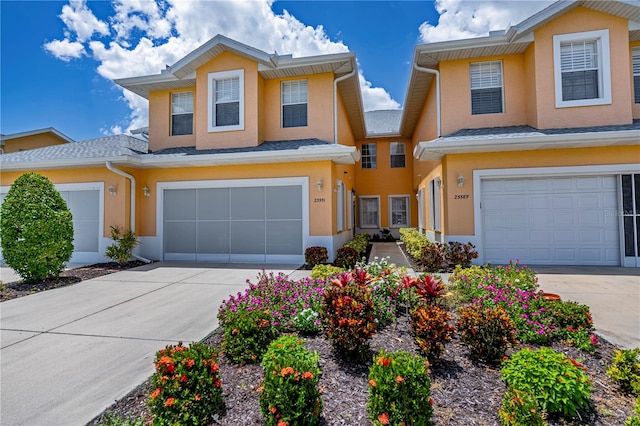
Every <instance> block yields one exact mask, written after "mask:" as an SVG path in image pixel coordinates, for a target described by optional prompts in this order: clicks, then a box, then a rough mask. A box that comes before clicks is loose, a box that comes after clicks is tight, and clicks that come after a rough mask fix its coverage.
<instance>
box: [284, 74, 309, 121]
mask: <svg viewBox="0 0 640 426" xmlns="http://www.w3.org/2000/svg"><path fill="white" fill-rule="evenodd" d="M307 103H308V83H307V80H295V81H283V82H282V127H304V126H306V125H307Z"/></svg>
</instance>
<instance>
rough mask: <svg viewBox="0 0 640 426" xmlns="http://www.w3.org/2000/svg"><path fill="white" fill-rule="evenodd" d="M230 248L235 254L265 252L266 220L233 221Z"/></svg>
mask: <svg viewBox="0 0 640 426" xmlns="http://www.w3.org/2000/svg"><path fill="white" fill-rule="evenodd" d="M230 240H231V241H230V249H231V253H233V254H236V253H237V254H262V255H264V252H265V244H266V243H265V223H264V221H258V220H256V221H249V220H243V221H236V222H231V235H230Z"/></svg>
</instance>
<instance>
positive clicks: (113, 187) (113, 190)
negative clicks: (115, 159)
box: [109, 185, 117, 197]
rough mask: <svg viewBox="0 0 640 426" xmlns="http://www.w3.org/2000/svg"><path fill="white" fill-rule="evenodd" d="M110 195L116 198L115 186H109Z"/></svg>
mask: <svg viewBox="0 0 640 426" xmlns="http://www.w3.org/2000/svg"><path fill="white" fill-rule="evenodd" d="M109 194H111V195H113V196H114V197H115V196H116V194H117V192H116V187H115V186H113V185H109Z"/></svg>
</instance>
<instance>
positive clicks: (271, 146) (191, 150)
mask: <svg viewBox="0 0 640 426" xmlns="http://www.w3.org/2000/svg"><path fill="white" fill-rule="evenodd" d="M332 145H333V143H331V142H327V141H323V140H320V139H297V140H286V141H269V142H263V143H262V144H260V145H258V146H250V147H244V148H220V149H200V150H197V149H196V148H195V147H194V146H190V147H183V148H166V149H163V150H160V151H156V152H154V153H153V154H154V155H175V154H184V155H205V154H233V153H238V152H265V151H282V150H291V149H300V148H309V147H314V148H316V147H322V146H332Z"/></svg>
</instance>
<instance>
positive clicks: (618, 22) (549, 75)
mask: <svg viewBox="0 0 640 426" xmlns="http://www.w3.org/2000/svg"><path fill="white" fill-rule="evenodd" d="M606 28H608V29H609V42H610V56H611V96H612V103H611V104H610V105H594V106H583V107H570V108H556V106H555V83H554V81H555V79H554V67H553V36H554V35H560V34H572V33H578V32H585V31H594V30H602V29H606ZM534 37H535V78H536V87H537V91H536V93H535V96H536V99H537V101H536V104H537V107H536V108H537V117H538V128H541V129H547V128H562V127H584V126H605V125H615V124H629V123H631V108H630V105H631V102H632V100H631V94H632V88H631V85H630V81H631V77H630V72H631V64H630V56H629V25H628V22H627V20H626V19H622V18H618V17H615V16H611V15H607V14H604V13H600V12H596V11H594V10H591V9H586V8H584V7H577V8H576V9H574V10H572V11H570V12H567V13H566V14H564V15H562V16H560V17H559V18H557V19H555V20H553V21H551V22H550V23H548V24H547V25H545V26H543V27H541V28H539V29H537V30H536V31H535V35H534ZM530 95H532V94H530Z"/></svg>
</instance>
